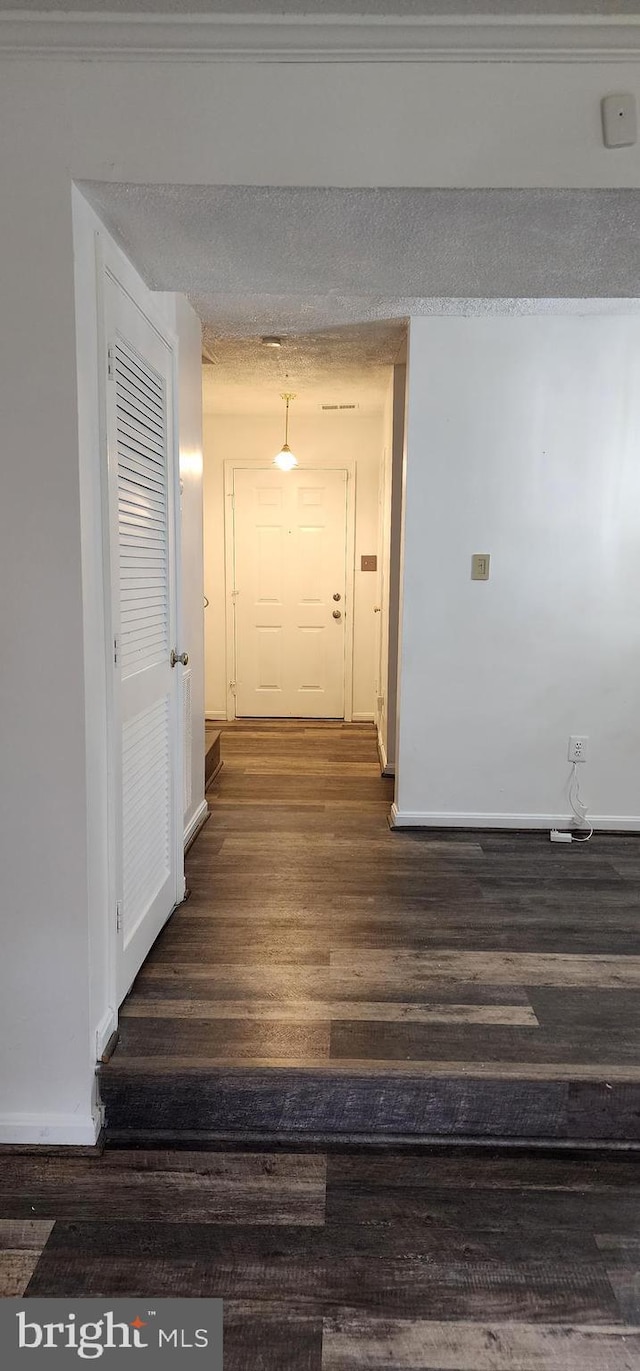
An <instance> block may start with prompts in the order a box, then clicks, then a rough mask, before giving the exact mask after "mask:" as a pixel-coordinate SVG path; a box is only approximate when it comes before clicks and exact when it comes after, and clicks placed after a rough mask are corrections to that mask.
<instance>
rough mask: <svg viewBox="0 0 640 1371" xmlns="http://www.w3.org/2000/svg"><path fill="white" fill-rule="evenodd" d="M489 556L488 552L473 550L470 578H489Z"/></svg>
mask: <svg viewBox="0 0 640 1371" xmlns="http://www.w3.org/2000/svg"><path fill="white" fill-rule="evenodd" d="M490 561H491V558H490V556H489V553H488V552H474V554H473V557H472V558H471V580H472V581H488V580H489V562H490Z"/></svg>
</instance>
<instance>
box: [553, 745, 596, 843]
mask: <svg viewBox="0 0 640 1371" xmlns="http://www.w3.org/2000/svg"><path fill="white" fill-rule="evenodd" d="M588 747H589V739H588V738H587V737H586V736H585V734H584V733H572V735H571V737H570V739H569V749H568V753H567V756H568V759H569V761H570V762H571V776H570V778H569V804H570V805H571V809H572V811H573V814H574V817H575V819H576V821H577V827H580V826H581V825H582V824H585V825H586V824H588V822H589V820H588V819H587V805H586V804H584V802H583V800H582V799H581V797H580V784H579V781H578V766H579V765H580V763H581V762H586V760H587V751H588ZM575 826H576V825H574V827H575ZM549 837H550V839H551V842H552V843H588V842H589V839H590V838H591V837H593V827H590V828H589V832H588V833H570V832H568V831H567V829H564V828H552V829H550V831H549Z"/></svg>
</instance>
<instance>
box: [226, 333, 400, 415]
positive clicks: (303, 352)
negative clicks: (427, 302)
mask: <svg viewBox="0 0 640 1371" xmlns="http://www.w3.org/2000/svg"><path fill="white" fill-rule="evenodd" d="M405 336H406V328H405V325H404V324H403V323H402V322H400V321H396V322H390V323H387V322H381V323H376V324H361V325H358V326H355V327H346V328H332V329H327V330H325V331H324V332H322V333H315V334H296V335H294V336H290V337H286V336H284V337H283V338H282V346H281V347H280V348H270V347H266V346H265V344H264V343H263V342H262V341H261V339H260V338H259V337H258V338H246V339H242V338H220V337H219V335H217V334H216V333H215V331H214V330H212V329H211V328H209V327H207V326H205V328H204V333H203V345H204V353H205V355H206V357H207V359H208V360H209V361H210V362H211V363H212V365H209V366H205V368H204V379H203V393H204V408H205V411H206V412H209V411H211V410H220V411H223V412H225V413H234V412H239V411H241V412H246V411H247V410H253V411H259V412H260V413H267V412H269V411H276V410H277V411H280V410H281V409H282V401H281V395H282V392H283V391H286V390H289V391H294V392H295V394H296V410H297V411H298V412H299V411H310V410H315V409H316V408H317V407H318V405H319V404H322V403H328V404H352V403H354V402H355V403H357V405H358V408H359V409H360V410H363V411H365V412H369V413H370V412H373V411H374V410H378V409H380V408H381V406H382V405H383V403H384V398H385V393H386V387H387V384H388V379H389V367H391V366H392V365H393V363H394V362H397V361H398V360H400V359H401V358H402V357H404V353H405Z"/></svg>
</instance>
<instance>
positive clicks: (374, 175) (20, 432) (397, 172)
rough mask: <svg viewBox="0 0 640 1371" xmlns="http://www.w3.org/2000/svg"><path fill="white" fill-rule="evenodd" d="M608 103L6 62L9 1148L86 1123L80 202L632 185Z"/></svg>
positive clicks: (2, 299) (239, 71)
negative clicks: (605, 138)
mask: <svg viewBox="0 0 640 1371" xmlns="http://www.w3.org/2000/svg"><path fill="white" fill-rule="evenodd" d="M612 90H614V91H615V90H631V91H635V93H636V95H639V96H640V68H639V67H638V65H636V64H633V63H624V62H621V63H615V62H614V63H606V62H598V61H594V62H578V63H575V64H571V63H567V62H564V61H562V60H554V61H550V62H547V63H540V62H536V63H525V64H524V65H521V64H518V63H516V62H513V63H501V64H497V65H496V64H492V63H490V62H486V63H483V62H479V63H475V64H474V63H469V62H443V63H442V64H438V63H434V64H432V65H421V64H416V65H415V66H412V65H411V64H401V65H398V66H393V65H390V64H387V63H384V62H382V63H379V62H375V63H372V64H370V65H368V64H366V63H362V64H359V63H357V62H356V63H353V64H351V65H349V64H346V65H343V64H340V63H323V62H316V63H312V64H310V65H305V64H304V62H300V63H298V64H296V63H288V64H287V65H286V67H281V66H279V64H278V63H277V62H273V63H266V64H264V65H254V64H252V63H251V62H246V63H238V64H237V65H234V64H233V63H229V64H224V63H222V64H213V65H209V64H207V63H203V64H200V63H198V62H191V63H188V62H181V61H180V60H167V61H160V62H154V61H150V62H146V63H145V62H144V61H136V60H99V61H83V62H76V61H73V60H63V59H54V58H51V59H47V60H39V59H34V60H29V59H18V58H15V57H10V58H7V59H4V58H2V59H0V185H1V186H2V196H1V198H0V413H1V415H2V424H1V428H0V442H1V444H2V465H3V492H2V496H3V498H2V500H1V501H0V575H1V578H2V585H3V587H4V588H5V594H4V596H3V600H2V610H1V615H2V622H1V624H0V629H1V641H2V643H3V645H4V651H3V654H2V687H1V690H2V694H1V715H0V717H1V719H2V733H1V739H0V745H1V752H2V755H1V757H0V775H1V776H2V804H3V812H2V823H1V824H0V871H1V872H2V877H1V882H2V883H1V888H0V898H1V900H2V924H3V933H2V939H3V943H2V959H1V961H0V1006H1V1014H2V1025H1V1028H2V1032H1V1042H2V1068H3V1080H2V1087H1V1095H0V1098H1V1100H2V1103H1V1105H0V1110H1V1116H0V1136H1V1137H2V1139H3V1140H8V1139H9V1137H15V1136H18V1135H19V1136H20V1137H22V1138H23V1139H24V1140H28V1139H33V1138H36V1137H38V1136H39V1132H40V1128H41V1127H43V1128H44V1127H47V1128H49V1137H52V1136H53V1137H55V1139H56V1140H57V1141H68V1142H70V1141H77V1140H78V1138H79V1136H80V1135H82V1136H84V1137H86V1136H88V1131H89V1129H90V1127H91V1122H92V1102H91V1092H92V1076H91V1072H90V1070H89V1050H90V1040H91V1034H92V1025H91V1023H90V1010H89V1006H88V1004H87V996H86V995H85V994H84V991H83V988H82V987H83V986H84V985H85V983H86V980H87V976H88V967H89V962H90V958H94V956H95V952H93V951H91V952H90V947H89V914H88V911H89V909H90V908H91V907H92V903H91V902H90V900H89V885H88V869H89V863H90V837H89V834H88V832H87V827H86V824H87V820H86V816H87V813H89V814H90V815H91V816H92V817H91V819H90V821H89V822H90V823H91V824H93V826H94V829H95V828H96V827H97V826H98V824H99V820H98V818H97V817H96V815H98V813H99V806H100V799H99V795H97V793H96V790H97V782H96V775H95V771H94V770H93V769H92V768H91V767H90V766H89V768H88V767H87V758H88V752H87V747H88V740H87V733H86V727H85V699H86V698H87V694H88V692H90V691H92V690H93V689H94V684H95V682H94V675H95V671H94V668H93V667H91V666H90V665H89V664H88V663H85V657H84V645H83V641H84V640H83V602H82V592H83V584H82V550H83V540H85V526H84V525H83V523H82V522H81V517H80V502H81V477H80V465H79V450H80V449H79V436H78V403H77V387H76V374H77V359H76V323H75V306H74V277H73V272H74V263H73V243H72V217H71V186H72V182H73V181H74V180H76V181H78V180H82V179H83V178H95V179H105V180H122V181H137V182H142V183H154V182H157V183H176V184H189V183H190V184H194V185H198V184H203V185H209V184H222V185H224V184H229V183H231V184H234V185H243V184H244V185H251V184H256V185H265V184H273V185H282V186H286V185H314V184H315V185H321V186H332V185H335V186H339V185H343V186H349V185H351V186H358V185H360V186H376V185H387V186H393V185H406V186H412V185H425V186H429V185H436V186H449V185H456V186H472V185H480V186H526V185H529V186H536V185H537V186H604V185H628V186H637V185H638V183H639V180H640V145H637V146H636V147H635V148H631V149H628V150H626V151H622V152H619V153H615V154H611V153H608V152H607V151H606V150H605V149H604V148H603V147H602V140H601V135H600V125H599V102H600V98H601V96H602V95H603V94H605V93H607V92H609V91H612ZM443 110H446V119H445V120H443V119H442V111H443ZM629 403H630V405H633V404H635V400H633V399H630V401H629ZM418 465H419V463H418ZM626 481H627V478H625V483H626ZM479 531H480V530H479ZM409 533H410V535H411V540H412V544H413V542H414V539H415V530H414V529H413V528H411V529H410V530H409ZM465 555H466V549H465ZM628 560H629V563H630V565H631V564H632V562H633V558H632V557H631V555H630V554H628ZM634 570H635V568H634ZM7 587H10V593H7V592H6V588H7ZM410 609H411V604H409V605H408V610H410ZM85 617H86V616H85ZM613 617H614V619H615V616H613ZM407 651H409V649H407ZM408 664H409V668H410V669H411V668H412V662H411V660H410V658H409V662H408ZM407 686H408V688H409V681H408V682H407ZM420 689H421V688H420V687H418V688H417V691H416V689H415V688H414V689H413V692H412V691H411V690H409V695H408V704H410V705H411V707H412V709H414V710H415V704H416V693H417V694H418V695H419V694H420ZM617 690H619V687H615V686H612V691H613V694H615V693H616V691H617ZM585 722H586V721H585ZM594 754H595V749H594ZM592 765H593V767H594V768H595V755H594V762H593V764H592ZM590 774H591V773H590ZM87 778H88V779H89V786H87ZM406 779H407V800H408V802H409V801H410V802H411V803H412V804H413V803H414V802H415V799H416V793H417V787H416V785H415V784H412V783H410V782H411V777H410V774H409V773H407V778H406ZM440 798H441V799H442V798H443V795H441V796H440ZM457 802H458V801H457V800H456V803H457ZM483 803H484V800H483ZM634 808H635V810H636V812H637V806H634Z"/></svg>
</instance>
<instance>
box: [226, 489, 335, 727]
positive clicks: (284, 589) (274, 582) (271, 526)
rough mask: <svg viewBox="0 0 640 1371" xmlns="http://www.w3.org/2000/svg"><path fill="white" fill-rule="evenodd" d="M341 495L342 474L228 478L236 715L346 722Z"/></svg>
mask: <svg viewBox="0 0 640 1371" xmlns="http://www.w3.org/2000/svg"><path fill="white" fill-rule="evenodd" d="M346 492H347V473H346V471H342V470H335V471H307V470H296V471H291V472H280V471H277V470H276V469H274V468H266V469H265V470H249V469H238V470H236V471H235V472H234V577H235V587H234V588H235V597H234V603H235V629H236V692H237V694H236V711H237V714H238V716H239V717H243V716H245V717H252V716H253V717H262V718H269V717H273V718H285V717H288V716H292V717H299V718H314V719H317V718H327V719H331V718H343V717H344V656H345V586H346V527H347V524H346V512H347V511H346ZM336 594H337V595H338V596H339V597H340V598H339V600H335V599H334V598H333V597H334V595H336ZM334 611H335V612H337V614H338V615H339V617H338V618H336V617H334Z"/></svg>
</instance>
